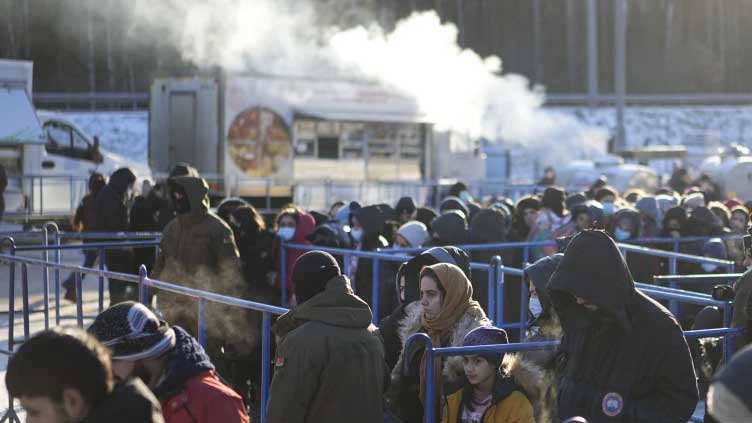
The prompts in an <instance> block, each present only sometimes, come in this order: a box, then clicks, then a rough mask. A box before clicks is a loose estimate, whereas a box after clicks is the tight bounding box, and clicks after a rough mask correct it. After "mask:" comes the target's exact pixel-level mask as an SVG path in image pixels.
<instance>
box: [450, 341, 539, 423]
mask: <svg viewBox="0 0 752 423" xmlns="http://www.w3.org/2000/svg"><path fill="white" fill-rule="evenodd" d="M502 368H503V369H505V370H504V372H505V375H504V376H502V377H498V376H497V378H496V382H495V383H494V387H493V391H492V392H491V404H490V405H489V406H488V408H487V409H486V411H485V412H484V413H483V418H482V419H481V422H482V423H535V422H536V421H538V422H539V423H540V421H539V420H536V419H535V416H534V411H533V406H532V404H531V400H532V399H534V398H537V395H539V392H540V390H541V388H542V386H541V381H542V378H541V372H540V369H538V368H537V367H536V366H534V365H532V364H530V363H527V362H524V361H522V360H520V359H519V358H518V357H517V356H515V355H514V354H507V355H505V357H504V363H503V364H502ZM470 393H471V391H470V389H469V388H467V387H466V388H465V389H461V390H459V391H457V392H455V393H453V394H452V395H449V396H448V397H447V399H446V406H445V408H444V411H443V412H442V417H441V422H442V423H462V410H463V404H462V399H463V396H464V395H467V394H470ZM528 396H530V397H531V399H528Z"/></svg>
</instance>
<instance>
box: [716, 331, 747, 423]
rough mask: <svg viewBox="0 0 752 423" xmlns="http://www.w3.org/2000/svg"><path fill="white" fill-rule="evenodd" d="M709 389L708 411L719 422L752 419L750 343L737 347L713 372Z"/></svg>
mask: <svg viewBox="0 0 752 423" xmlns="http://www.w3.org/2000/svg"><path fill="white" fill-rule="evenodd" d="M714 379H715V380H714V382H713V384H712V385H711V386H710V390H709V391H708V411H710V414H711V415H712V416H713V417H715V418H716V419H717V420H719V421H722V422H749V421H752V391H750V389H749V381H750V379H752V347H750V346H748V347H746V348H744V349H743V350H741V351H739V352H738V353H737V354H736V355H734V357H733V358H732V359H731V361H729V362H728V364H726V366H725V367H723V368H722V369H721V370H720V371H719V372H718V373H717V374H716V376H715V378H714Z"/></svg>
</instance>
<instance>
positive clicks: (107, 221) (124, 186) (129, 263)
mask: <svg viewBox="0 0 752 423" xmlns="http://www.w3.org/2000/svg"><path fill="white" fill-rule="evenodd" d="M135 182H136V175H134V174H133V172H132V171H131V170H130V169H128V168H121V169H118V170H116V171H115V172H114V173H113V174H112V176H110V182H109V183H108V184H107V186H106V187H104V188H102V191H101V192H100V193H99V195H97V214H96V219H95V221H96V223H95V230H96V231H99V232H125V231H127V230H128V228H129V225H128V208H127V206H126V201H127V199H128V191H130V190H131V189H132V188H133V184H134V183H135ZM133 262H134V260H133V250H132V249H108V250H106V251H105V263H106V264H107V269H108V270H110V271H112V272H120V273H132V272H133V269H134V265H133ZM109 290H110V304H117V303H120V302H123V301H127V300H128V299H134V300H135V299H136V298H137V292H138V290H137V289H133V290H131V292H132V293H133V294H131V295H128V294H127V292H128V282H125V281H121V280H117V279H110V281H109Z"/></svg>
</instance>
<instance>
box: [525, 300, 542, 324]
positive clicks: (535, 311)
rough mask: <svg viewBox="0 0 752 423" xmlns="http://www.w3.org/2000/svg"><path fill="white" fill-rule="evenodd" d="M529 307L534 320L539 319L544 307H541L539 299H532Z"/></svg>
mask: <svg viewBox="0 0 752 423" xmlns="http://www.w3.org/2000/svg"><path fill="white" fill-rule="evenodd" d="M527 307H528V309H529V310H530V314H532V315H533V319H537V318H538V317H539V316H540V315H541V313H543V306H541V303H540V300H539V299H538V297H530V302H529V303H528V306H527Z"/></svg>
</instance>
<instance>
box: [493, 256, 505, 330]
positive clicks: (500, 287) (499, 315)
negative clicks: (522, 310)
mask: <svg viewBox="0 0 752 423" xmlns="http://www.w3.org/2000/svg"><path fill="white" fill-rule="evenodd" d="M494 259H495V260H498V261H497V262H496V272H497V273H496V321H497V322H498V323H497V326H499V327H502V326H503V325H504V272H502V271H501V268H502V267H503V265H504V263H503V262H502V261H501V257H499V256H494Z"/></svg>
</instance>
